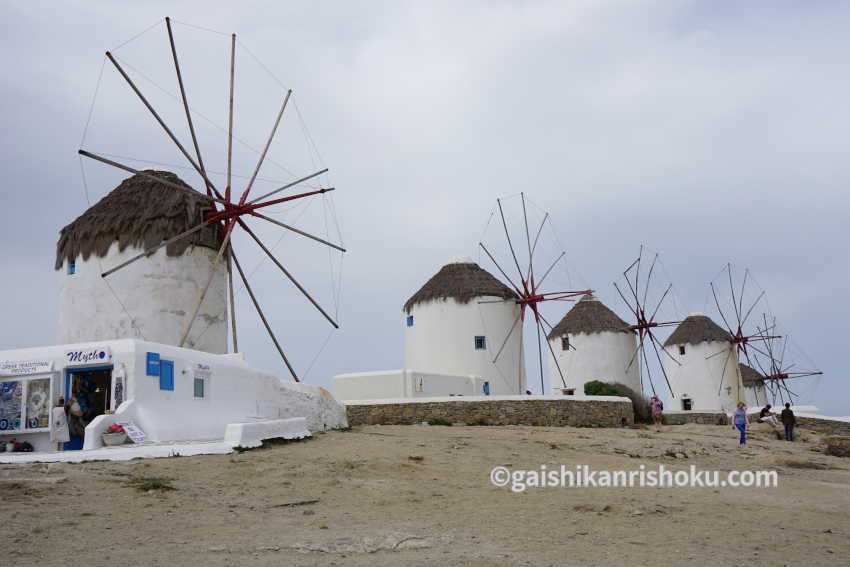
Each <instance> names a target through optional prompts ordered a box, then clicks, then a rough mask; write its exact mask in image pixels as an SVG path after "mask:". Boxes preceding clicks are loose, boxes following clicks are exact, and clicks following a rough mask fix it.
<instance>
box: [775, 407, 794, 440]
mask: <svg viewBox="0 0 850 567" xmlns="http://www.w3.org/2000/svg"><path fill="white" fill-rule="evenodd" d="M779 418H780V419H781V420H782V425H784V426H785V440H786V441H793V440H794V426H795V425H797V418H796V417H794V412H793V411H791V404H789V403H787V402H786V403H785V409H784V410H782V413H781V414H780V415H779Z"/></svg>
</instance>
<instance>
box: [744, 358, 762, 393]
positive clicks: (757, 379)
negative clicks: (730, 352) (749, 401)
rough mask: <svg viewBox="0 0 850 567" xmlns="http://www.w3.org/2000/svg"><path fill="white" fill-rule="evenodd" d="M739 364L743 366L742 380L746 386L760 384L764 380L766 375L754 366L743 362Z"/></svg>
mask: <svg viewBox="0 0 850 567" xmlns="http://www.w3.org/2000/svg"><path fill="white" fill-rule="evenodd" d="M738 366H740V367H741V382H742V383H743V384H744V386H745V387H747V388H751V387H753V386H758V385H759V384H761V383H762V382H763V381H764V375H762V373H761V372H759V371H758V370H756V369H755V368H753V367H752V366H747V365H746V364H743V363H741V364H739V365H738Z"/></svg>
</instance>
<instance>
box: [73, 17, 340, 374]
mask: <svg viewBox="0 0 850 567" xmlns="http://www.w3.org/2000/svg"><path fill="white" fill-rule="evenodd" d="M164 22H165V27H166V30H167V34H168V42H169V43H168V47H169V48H170V53H171V59H172V62H173V66H174V78H175V79H176V83H177V87H178V89H179V98H180V100H181V102H182V106H183V110H184V112H185V117H186V123H187V124H186V126H187V129H188V133H189V135H190V138H191V142H192V150H191V151H190V150H188V149H187V148H186V146H185V145H184V144H183V143H182V142H181V141H180V139H179V138H178V136H177V134H175V130H174V129H173V128H172V127H170V126H169V125H168V124H167V123H166V121H165V120H164V119H163V117H162V115H161V114H160V113H159V112H158V111H157V110H156V109H155V108H154V106H153V105H152V104H151V102H150V100H149V98H148V97H147V96H146V95H145V93H143V92H142V89H141V88H140V87H139V85H138V84H137V83H136V82H135V81H134V80H133V79H132V78H131V76H130V74H129V73H128V72H127V70H126V69H125V64H122V62H121V61H119V59H118V58H117V57H116V56H115V55H114V54H113V53H111V52H108V51H107V52H106V59H107V60H108V61H109V62H110V63H111V64H112V66H113V67H114V68H115V70H116V71H117V73H118V74H119V75H120V76H121V78H122V79H123V80H124V82H126V84H127V86H128V87H129V88H130V90H131V91H132V92H133V94H135V96H136V97H137V98H138V99H139V100H140V101H141V103H142V104H143V106H144V107H145V108H146V110H147V111H148V113H149V114H150V115H151V117H152V118H153V119H154V121H155V122H156V123H157V124H158V125H159V127H160V128H161V129H162V131H163V132H164V133H165V134H166V136H167V137H168V138H169V139H170V140H171V142H173V143H174V145H175V146H176V148H177V149H178V150H179V152H180V154H182V156H183V157H184V158H185V159H186V161H187V162H188V163H189V164H190V165H191V168H192V169H193V170H194V171H195V172H197V174H198V175H199V176H200V178H201V179H202V181H203V188H204V191H205V194H206V199H207V200H208V202H209V210H208V211H207V212H206V214H205V216H204V218H203V220H202V222H200V223H198V224H197V225H195V226H193V227H191V228H189V229H188V230H186V231H184V232H181V233H180V234H176V235H174V236H172V237H170V238H168V239H166V240H163V241H162V242H160V243H158V244H156V245H153V246H150V247H148V248H146V249H145V250H144V251H143V252H142V253H140V254H137V255H135V256H133V257H131V258H130V259H128V260H126V261H124V262H122V263H120V264H118V265H116V266H113V267H111V268H109V269H107V270H104V271H103V273H102V274H101V276H102V278H104V279H106V278H109V277H110V276H111V275H112V274H115V273H116V272H119V271H121V270H123V269H125V268H126V267H127V266H129V265H131V264H133V263H135V262H137V261H139V260H142V259H143V258H148V257H150V256H152V255H153V254H154V253H155V252H156V251H157V250H159V249H161V248H163V247H166V246H169V245H171V244H174V243H176V242H179V241H182V240H184V239H187V238H189V237H192V235H194V234H196V233H199V232H200V231H202V230H203V229H204V228H205V227H209V226H214V227H216V228H217V230H218V234H219V237H220V242H221V244H220V246H218V250H217V253H216V255H215V259H214V261H213V262H212V265H211V267H210V270H209V277H208V278H207V279H206V281H205V284H204V285H203V286H202V287H201V289H200V292H199V294H198V297H197V300H196V301H195V302H194V307H193V311H192V312H191V316H190V317H189V318H188V320H187V322H186V325H185V327H184V328H183V330H182V332H181V335H180V339H179V344H178V345H177V346H184V344H185V343H186V340H187V337H188V336H189V333H190V331H191V330H192V327H193V325H195V323H196V320H197V318H198V313H199V310H200V308H201V305H202V303H203V302H204V298H205V297H206V295H207V293H208V291H209V289H210V284H211V282H212V280H213V277H214V273H215V270H216V268H217V266H219V265H220V264H221V263H225V264H226V267H227V276H228V288H229V304H230V322H231V338H232V341H233V349H234V351H238V343H237V334H236V318H235V306H234V295H235V293H234V286H233V279H234V278H233V267H234V266H235V268H236V271H237V272H238V274H239V277H240V279H241V281H242V284H243V285H244V288H245V290H246V291H247V292H248V295H249V297H250V299H251V302H252V304H253V306H254V308H255V309H256V311H257V313H258V315H259V317H260V319H261V321H262V323H263V326H264V327H265V330H266V332H267V333H268V335H269V337H270V338H271V340H272V342H273V343H274V345H275V348H276V349H277V351H278V353H279V355H280V357H281V359H282V360H283V362H284V364H285V365H286V367H287V369H288V370H289V372H290V374H291V375H292V377H293V378H294V379H295V380H296V381H300V379H299V376H298V374H297V373H296V371H295V369H294V367H293V365H292V364H291V362H290V360H289V358H288V357H287V356H286V354H285V353H284V350H283V347H282V346H281V344H280V341H279V340H278V339H277V337H276V335H275V333H274V332H273V331H272V328H271V325H270V323H269V321H268V318H267V316H266V314H265V312H264V310H263V309H262V308H261V306H260V303H259V300H258V299H257V297H256V294H255V292H254V290H253V289H252V287H251V285H250V284H249V282H248V278H249V275H247V274H246V273H245V270H244V269H243V265H242V264H241V263H240V261H239V259H238V258H237V256H236V254H235V252H234V250H233V248H234V247H233V235H234V233H235V232H236V231H237V230H238V231H241V232H242V233H244V234H245V235H247V236H248V237H250V239H251V240H253V241H254V242H255V243H256V245H257V246H258V247H259V248H260V250H262V252H263V253H264V254H265V255H266V256H267V257H268V259H269V260H271V261H272V263H274V265H275V266H276V267H277V268H278V269H279V271H280V272H281V273H282V274H283V276H284V277H285V278H286V279H288V280H289V282H290V283H291V284H292V285H293V286H294V287H295V288H296V289H297V290H298V292H299V293H300V294H301V295H303V297H304V298H305V299H306V300H307V301H309V303H310V304H311V305H312V306H313V308H315V309H316V310H317V311H318V312H319V313H320V314H321V316H322V317H324V319H325V320H327V322H328V323H329V324H330V325H331V326H332V327H333V328H338V327H339V324H338V323H337V321H336V319H335V317H332V316H331V315H330V314H329V313H328V311H327V310H326V309H325V308H324V307H322V306H321V305H320V304H319V302H318V301H317V300H316V299H315V298H314V296H313V295H312V294H311V293H310V292H309V291H308V290H307V289H306V287H305V286H304V285H302V284H301V283H300V282H299V280H298V279H296V278H295V276H294V275H293V274H292V273H291V271H290V270H289V269H287V267H286V266H284V264H283V263H282V262H281V261H280V260H279V259H278V258H277V257H276V256H275V255H274V253H273V252H272V250H271V249H270V247H269V246H267V245H266V244H265V243H264V242H263V241H262V240H261V239H260V237H259V236H258V235H257V233H256V232H255V230H254V229H252V228H251V227H250V226H249V225H248V223H247V222H246V220H247V219H255V220H260V221H264V222H265V223H270V224H272V225H275V226H276V227H278V228H281V229H284V230H285V231H289V232H291V233H294V234H297V235H299V236H300V237H303V238H306V239H309V240H312V241H314V242H317V243H319V244H321V245H323V246H325V247H328V248H329V249H334V250H337V251H339V252H345V249H344V248H343V247H342V246H340V245H339V244H335V243H333V242H330V241H329V240H326V239H323V238H320V237H318V236H315V235H314V234H310V233H308V232H306V231H304V230H301V229H299V228H296V227H294V226H291V225H289V224H286V223H283V222H281V221H279V220H276V219H274V218H271V217H270V216H267V214H264V212H266V211H268V210H269V209H268V207H271V206H274V205H280V204H282V203H288V202H293V201H298V200H302V199H307V198H309V197H312V196H315V195H322V194H325V193H327V192H329V191H333V190H334V188H333V187H322V186H320V187H319V188H317V189H314V190H311V191H305V192H301V193H298V194H287V195H286V196H282V195H281V194H282V193H283V192H284V191H287V190H289V189H291V188H293V187H296V186H299V185H301V184H304V183H306V182H308V181H310V180H314V183H315V182H316V181H318V178H320V176H322V175H323V174H325V173H327V171H328V169H327V168H322V169H318V170H317V171H314V172H312V173H309V174H307V175H303V176H301V177H299V178H297V179H295V180H293V181H290V182H288V183H285V184H283V185H282V186H279V187H277V188H275V189H274V190H271V191H267V192H264V193H263V194H262V195H259V196H255V195H254V194H253V193H252V190H255V189H256V182H257V180H258V174H259V173H260V170H261V168H262V167H263V164H264V162H265V161H267V154H268V152H269V148H270V146H271V144H272V142H273V140H274V139H275V135H276V134H277V132H278V128H279V126H280V124H281V121H282V119H283V117H284V112H285V111H286V109H287V106H288V105H289V103H290V99H291V97H292V90H291V89H288V90H286V92H285V94H284V96H283V101H282V103H281V105H280V109H279V111H278V112H277V114H276V115H275V116H274V120H273V123H272V126H271V128H270V130H269V134H268V137H267V138H266V140H265V143H264V145H263V148H262V150H261V151H260V152H259V159H258V160H257V162H256V165H255V166H254V168H253V171H252V173H251V175H250V177H249V178H248V181H247V183H245V184H244V186H239V187H236V186H234V184H233V177H238V176H236V175H235V174H234V172H233V162H232V158H233V140H234V134H233V118H234V112H233V110H234V104H233V103H234V93H235V64H236V43H237V41H236V34H230V37H229V40H230V42H229V44H230V45H229V47H230V49H229V51H230V59H229V93H228V96H224V95H223V96H222V104H224V103H225V102H226V103H227V108H228V126H227V153H226V155H227V158H226V166H225V168H223V169H226V172H227V173H226V181H225V185H224V187H223V188H222V189H219V188H218V187H216V185H215V184H214V183H213V182H212V181H211V180H210V174H211V172H212V168H209V167H208V163H205V161H204V158H203V156H202V152H201V146H200V143H199V137H198V135H197V131H196V127H195V123H194V121H193V114H195V113H194V111H192V110H191V108H190V105H189V101H188V95H187V88H186V85H185V83H184V78H183V73H182V72H181V66H180V61H179V59H178V52H177V46H176V41H175V35H174V31H173V28H172V21H171V19H170V18H165V20H164ZM149 29H151V28H149ZM143 33H144V32H143ZM83 139H84V140H85V134H84V137H83ZM81 145H82V144H81ZM78 153H79V154H80V155H81V156H83V157H86V158H89V159H92V160H95V161H97V162H100V163H103V164H106V165H109V166H112V167H114V168H117V169H120V170H123V171H126V172H129V173H132V174H133V175H135V176H141V177H145V178H149V179H151V180H153V181H154V182H156V183H157V184H159V185H162V186H166V187H169V188H171V189H173V190H174V191H181V192H184V193H189V194H192V195H193V196H196V195H197V194H198V192H197V191H196V190H195V189H193V188H191V187H190V186H187V185H185V184H181V183H175V182H174V181H173V180H169V179H166V178H165V177H163V176H161V175H157V174H156V172H151V171H140V170H138V169H135V168H133V167H130V166H129V165H126V164H125V163H121V162H118V161H115V160H113V159H110V158H109V157H106V156H105V155H102V154H98V153H95V152H91V151H88V150H86V149H83V148H82V147H81V148H80V150H79V152H78ZM268 161H271V160H268ZM255 192H256V191H255Z"/></svg>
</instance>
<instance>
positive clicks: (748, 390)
mask: <svg viewBox="0 0 850 567" xmlns="http://www.w3.org/2000/svg"><path fill="white" fill-rule="evenodd" d="M744 392H745V394H746V400H745V401H746V402H747V407H750V408H755V407H759V408H763V407H764V406H765V404H769V403H770V398H769V397H768V393H767V390H766V389H765V387H764V386H763V385H762V384H758V385H756V386H747V387H745V388H744Z"/></svg>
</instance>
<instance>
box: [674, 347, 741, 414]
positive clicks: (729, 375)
mask: <svg viewBox="0 0 850 567" xmlns="http://www.w3.org/2000/svg"><path fill="white" fill-rule="evenodd" d="M732 348H733V347H732V345H730V344H729V343H728V342H725V341H711V342H701V343H699V344H696V345H691V344H688V345H685V354H684V355H680V354H679V345H670V346H667V347H664V350H666V351H667V353H669V354H670V356H672V357H673V358H674V359H675V360H677V361H678V362H679V363H680V364H681V366H680V365H679V364H676V363H675V362H673V361H672V360H670V358H669V357H667V356H662V360H663V362H664V370H665V371H666V372H667V377H668V378H669V379H670V385H671V387H672V388H673V392H674V396H675V397H674V399H672V400H669V402H670V403H669V405H668V404H665V409H669V410H681V409H682V401H681V400H682V398H690V399H691V400H693V408H692V409H693V410H694V411H700V410H706V411H720V412H726V413H729V412H731V411H732V410H734V409H735V407H736V405H737V403H738V401H739V400H743V399H744V397H745V394H744V386H743V384H742V383H741V374H740V372H739V370H738V357H737V356H736V353H735V352H734V350H733V351H732V354H731V356H728V357H727V356H726V353H727V352H729V350H730V349H732ZM721 351H722V352H721ZM715 353H720V354H717V355H716V356H711V357H710V358H709V356H710V355H713V354H715ZM724 364H725V366H726V370H725V374H724V368H723V367H724ZM721 378H722V380H723V385H722V388H721V384H720V382H721Z"/></svg>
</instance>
